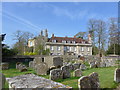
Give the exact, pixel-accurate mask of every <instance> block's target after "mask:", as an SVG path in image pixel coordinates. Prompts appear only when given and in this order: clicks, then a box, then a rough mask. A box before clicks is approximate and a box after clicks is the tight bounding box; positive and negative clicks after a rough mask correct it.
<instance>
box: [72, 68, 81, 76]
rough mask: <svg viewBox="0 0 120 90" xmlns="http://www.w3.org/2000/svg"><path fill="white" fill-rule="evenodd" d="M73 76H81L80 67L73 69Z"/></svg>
mask: <svg viewBox="0 0 120 90" xmlns="http://www.w3.org/2000/svg"><path fill="white" fill-rule="evenodd" d="M74 76H75V77H80V76H82V71H81V70H80V69H76V70H75V71H74Z"/></svg>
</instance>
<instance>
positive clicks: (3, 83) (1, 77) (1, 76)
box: [0, 72, 6, 90]
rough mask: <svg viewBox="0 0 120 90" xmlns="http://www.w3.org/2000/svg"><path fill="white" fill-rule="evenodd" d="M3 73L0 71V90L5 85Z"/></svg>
mask: <svg viewBox="0 0 120 90" xmlns="http://www.w3.org/2000/svg"><path fill="white" fill-rule="evenodd" d="M5 81H6V79H5V75H3V74H2V73H1V72H0V90H2V88H4V86H5Z"/></svg>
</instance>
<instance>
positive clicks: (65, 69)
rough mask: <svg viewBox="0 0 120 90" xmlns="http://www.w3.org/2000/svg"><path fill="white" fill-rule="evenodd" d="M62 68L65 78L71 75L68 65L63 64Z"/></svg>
mask: <svg viewBox="0 0 120 90" xmlns="http://www.w3.org/2000/svg"><path fill="white" fill-rule="evenodd" d="M61 70H62V71H63V79H65V78H69V77H70V76H71V74H70V70H69V67H68V66H62V67H61Z"/></svg>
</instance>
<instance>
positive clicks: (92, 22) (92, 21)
mask: <svg viewBox="0 0 120 90" xmlns="http://www.w3.org/2000/svg"><path fill="white" fill-rule="evenodd" d="M95 31H96V20H95V19H90V20H89V21H88V32H89V33H90V34H91V38H92V45H93V46H95Z"/></svg>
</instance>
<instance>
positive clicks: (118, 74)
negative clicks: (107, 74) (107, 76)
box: [114, 68, 120, 83]
mask: <svg viewBox="0 0 120 90" xmlns="http://www.w3.org/2000/svg"><path fill="white" fill-rule="evenodd" d="M114 81H115V82H117V83H120V68H116V69H115V72H114Z"/></svg>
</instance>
